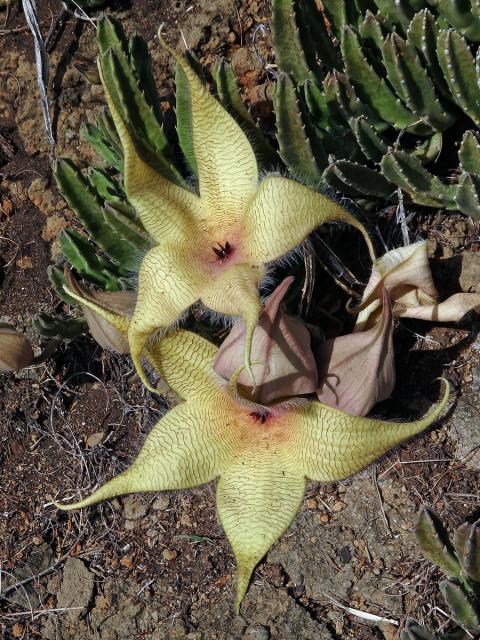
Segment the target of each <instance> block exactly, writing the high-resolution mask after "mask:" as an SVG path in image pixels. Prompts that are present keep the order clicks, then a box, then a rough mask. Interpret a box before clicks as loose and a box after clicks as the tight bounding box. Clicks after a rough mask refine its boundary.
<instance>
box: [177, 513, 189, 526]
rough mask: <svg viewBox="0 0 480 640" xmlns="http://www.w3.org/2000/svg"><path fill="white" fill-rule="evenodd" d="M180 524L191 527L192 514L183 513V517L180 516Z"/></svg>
mask: <svg viewBox="0 0 480 640" xmlns="http://www.w3.org/2000/svg"><path fill="white" fill-rule="evenodd" d="M180 524H183V525H185V526H186V527H190V526H191V524H192V520H191V518H190V516H189V515H188V513H184V514H183V515H182V517H181V518H180Z"/></svg>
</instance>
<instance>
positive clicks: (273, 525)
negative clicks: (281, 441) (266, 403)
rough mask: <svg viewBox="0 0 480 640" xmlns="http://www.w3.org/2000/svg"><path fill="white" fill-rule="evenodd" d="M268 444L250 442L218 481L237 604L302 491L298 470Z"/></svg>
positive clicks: (289, 519) (295, 508)
mask: <svg viewBox="0 0 480 640" xmlns="http://www.w3.org/2000/svg"><path fill="white" fill-rule="evenodd" d="M269 445H270V443H269V441H268V439H266V440H265V442H264V443H253V446H252V447H251V448H249V450H246V451H244V452H243V454H242V456H241V457H239V458H238V459H237V460H235V461H234V462H233V463H232V464H231V466H230V467H229V469H228V471H227V472H226V473H225V475H224V476H223V477H221V478H220V480H219V482H218V487H217V508H218V515H219V517H220V521H221V523H222V526H223V528H224V529H225V533H226V534H227V538H228V540H229V542H230V544H231V545H232V549H233V551H234V553H235V559H236V561H237V597H236V605H237V610H238V609H239V608H240V604H241V602H242V600H243V598H244V596H245V593H246V591H247V589H248V584H249V582H250V577H251V575H252V572H253V570H254V569H255V566H256V565H257V564H258V562H259V561H260V560H261V559H262V558H263V556H264V555H265V554H266V553H267V551H268V550H269V549H270V547H271V546H272V545H273V544H274V543H275V542H276V541H277V540H278V539H279V538H280V536H281V535H282V534H283V533H284V532H285V531H286V530H287V529H288V527H289V526H290V524H291V523H292V521H293V519H294V518H295V515H296V514H297V512H298V510H299V508H300V505H301V503H302V499H303V495H304V493H305V484H306V482H305V477H304V476H303V475H302V473H301V471H300V470H299V469H297V470H296V469H294V468H292V464H291V461H290V460H289V459H288V457H286V456H285V455H283V452H281V451H279V450H278V449H276V450H275V451H272V450H271V449H270V446H269ZM275 454H277V455H276V457H275Z"/></svg>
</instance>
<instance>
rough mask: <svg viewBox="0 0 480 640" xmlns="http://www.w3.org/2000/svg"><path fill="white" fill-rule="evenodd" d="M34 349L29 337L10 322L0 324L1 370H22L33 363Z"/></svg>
mask: <svg viewBox="0 0 480 640" xmlns="http://www.w3.org/2000/svg"><path fill="white" fill-rule="evenodd" d="M33 359H34V355H33V350H32V347H31V345H30V342H29V341H28V340H27V338H26V337H25V336H24V335H23V334H21V333H18V331H15V329H14V327H12V326H11V325H9V324H0V371H20V369H23V368H24V367H28V366H30V365H31V364H32V362H33Z"/></svg>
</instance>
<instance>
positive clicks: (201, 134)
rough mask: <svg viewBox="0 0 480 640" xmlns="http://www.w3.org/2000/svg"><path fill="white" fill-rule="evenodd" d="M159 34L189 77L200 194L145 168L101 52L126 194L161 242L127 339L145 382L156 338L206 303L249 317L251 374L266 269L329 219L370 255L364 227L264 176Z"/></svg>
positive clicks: (151, 256)
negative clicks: (352, 231)
mask: <svg viewBox="0 0 480 640" xmlns="http://www.w3.org/2000/svg"><path fill="white" fill-rule="evenodd" d="M159 37H160V39H161V41H162V43H163V44H164V46H165V47H166V48H167V49H168V51H169V52H170V53H171V54H172V56H174V57H175V59H176V61H177V64H178V65H180V67H181V69H182V71H183V73H184V75H185V77H186V79H187V84H188V92H189V95H190V102H191V135H192V147H193V153H194V156H195V165H196V167H197V179H198V190H195V191H194V190H193V189H189V188H187V187H186V185H180V184H175V183H174V182H171V181H170V180H168V179H167V178H165V177H164V176H163V175H161V174H160V173H159V172H158V171H157V170H155V169H154V168H152V166H151V164H149V163H148V162H147V160H146V158H147V155H146V154H145V153H144V150H142V148H140V147H141V145H140V144H139V141H138V140H136V139H135V137H134V136H133V135H132V134H131V131H130V128H129V123H128V122H125V121H124V120H123V119H122V116H121V114H120V113H119V110H118V109H117V108H116V107H115V96H114V95H113V93H112V91H113V90H114V87H115V82H118V79H115V74H114V73H112V69H114V68H115V60H114V53H112V52H107V53H106V54H104V56H103V57H102V58H101V60H100V64H99V67H100V72H101V77H102V82H103V85H104V88H105V92H106V97H107V101H108V105H109V108H110V112H111V114H112V117H113V120H114V122H115V126H116V129H117V132H118V134H119V136H120V140H121V143H122V147H123V151H124V158H125V164H124V178H125V191H126V194H127V196H128V199H129V201H130V203H131V204H132V205H133V206H134V208H135V210H136V211H137V213H138V215H139V217H140V219H141V221H142V223H143V225H144V227H145V229H146V230H147V232H148V233H149V234H150V236H151V237H152V239H153V241H154V243H155V246H154V247H153V248H152V249H151V250H150V251H149V252H148V253H147V254H146V256H145V257H144V259H143V261H142V264H141V267H140V273H139V280H138V297H137V304H136V308H135V312H134V314H133V318H132V322H131V324H130V328H129V333H128V341H129V343H130V350H131V354H132V358H133V361H134V364H135V366H136V368H137V370H138V371H139V373H140V375H141V377H142V380H143V381H144V382H145V384H147V386H148V381H147V380H146V378H145V375H144V373H143V371H142V369H141V363H140V359H141V356H142V353H143V350H144V348H145V345H146V343H147V341H148V339H149V337H150V336H151V335H152V333H153V332H154V331H155V330H157V329H163V330H164V329H166V328H167V327H169V326H170V325H171V324H172V323H173V322H175V321H176V320H177V319H178V317H179V316H180V315H181V314H182V312H184V311H185V310H186V309H188V308H189V307H190V306H191V305H192V304H193V303H194V302H196V301H197V300H201V301H202V302H203V303H204V304H205V305H206V306H207V307H208V308H209V309H212V310H214V311H216V312H219V313H222V314H227V315H229V316H232V315H233V316H241V317H242V318H243V319H244V320H245V322H246V325H247V332H246V340H245V367H246V369H247V371H248V373H249V374H250V375H251V376H252V378H253V375H252V372H251V368H250V350H251V342H252V333H253V329H254V327H255V323H256V321H257V318H258V315H259V312H260V301H259V295H258V285H259V282H260V281H261V279H262V277H263V275H264V270H265V264H266V263H268V262H271V261H273V260H276V259H277V258H279V257H281V256H283V255H284V254H286V253H288V252H289V251H290V250H292V249H294V248H295V247H296V246H297V245H298V244H300V243H301V242H303V241H304V240H305V238H306V237H307V236H308V234H309V233H310V232H311V231H313V230H314V229H315V228H317V227H318V226H319V225H321V224H322V223H324V222H330V221H340V222H346V223H348V224H350V225H353V226H354V227H356V228H357V229H359V230H360V231H361V232H362V233H363V235H364V237H365V240H366V241H367V243H368V246H369V250H370V252H371V254H372V255H373V250H372V247H371V244H370V240H369V238H368V235H367V233H366V231H365V229H364V228H363V226H362V225H361V224H360V223H359V222H358V221H357V220H356V219H355V218H354V217H353V216H352V215H351V214H350V213H348V211H346V210H345V209H344V208H343V207H341V206H340V205H339V204H337V203H336V202H335V201H333V200H332V199H330V198H328V197H327V196H325V195H322V194H320V193H317V192H315V191H313V190H312V189H310V188H307V187H305V186H303V185H301V184H299V183H297V182H295V181H293V180H290V179H287V178H284V177H280V176H279V175H270V176H267V177H264V178H263V179H260V176H259V170H258V166H257V160H256V158H255V154H254V152H253V149H252V146H251V144H250V142H249V141H248V138H247V136H246V135H245V133H244V132H243V131H242V129H241V128H240V126H239V125H238V123H237V122H236V121H235V120H234V119H233V118H232V117H231V116H230V115H229V114H228V113H227V111H225V109H224V108H223V107H222V106H221V105H220V103H219V102H218V101H217V100H216V99H215V98H214V97H213V96H212V95H211V94H210V92H209V91H208V89H207V88H206V87H205V86H204V85H203V84H202V82H201V81H200V79H199V78H198V76H197V75H196V74H195V72H194V71H193V70H192V68H191V67H190V66H189V64H188V63H187V62H186V61H185V60H184V59H183V58H182V57H181V56H179V55H178V54H176V53H175V52H174V51H173V50H172V49H170V48H169V47H168V46H167V45H165V43H164V42H163V39H162V38H161V36H159Z"/></svg>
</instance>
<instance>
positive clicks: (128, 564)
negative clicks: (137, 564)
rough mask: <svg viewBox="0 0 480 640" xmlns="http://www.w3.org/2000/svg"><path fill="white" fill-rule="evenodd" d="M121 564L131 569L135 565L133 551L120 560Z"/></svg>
mask: <svg viewBox="0 0 480 640" xmlns="http://www.w3.org/2000/svg"><path fill="white" fill-rule="evenodd" d="M120 564H121V565H122V567H126V568H127V569H131V568H132V567H133V553H127V555H126V556H123V558H122V559H121V560H120Z"/></svg>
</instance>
